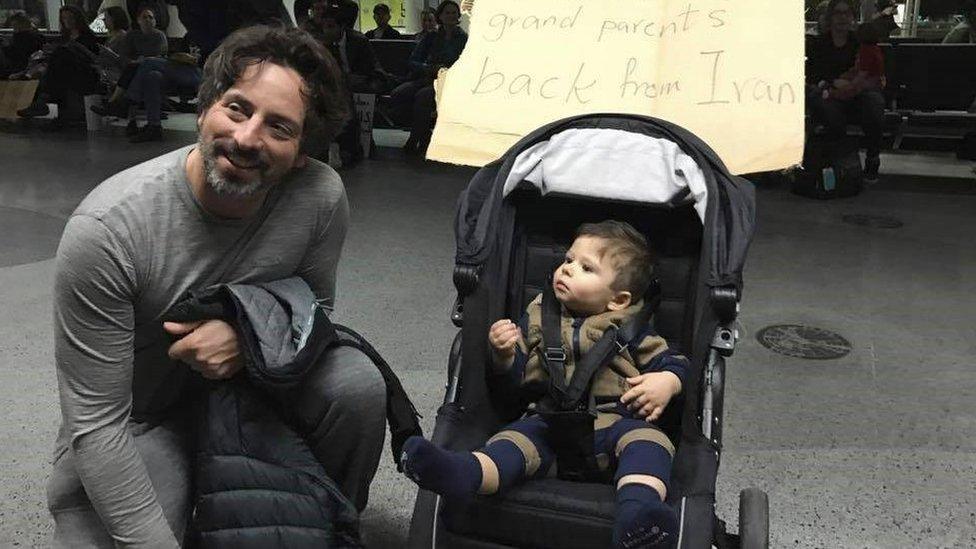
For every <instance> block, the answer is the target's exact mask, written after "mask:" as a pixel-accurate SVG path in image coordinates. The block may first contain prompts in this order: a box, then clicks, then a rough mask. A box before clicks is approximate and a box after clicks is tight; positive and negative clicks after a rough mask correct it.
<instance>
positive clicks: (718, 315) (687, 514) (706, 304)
mask: <svg viewBox="0 0 976 549" xmlns="http://www.w3.org/2000/svg"><path fill="white" fill-rule="evenodd" d="M574 128H592V129H624V130H625V131H632V132H635V133H641V134H645V135H650V136H653V137H656V138H664V139H669V140H671V141H673V142H675V143H677V144H678V145H679V146H680V148H681V151H682V152H684V153H685V154H687V155H688V156H690V157H691V158H692V159H694V160H695V162H696V163H697V164H698V165H699V166H701V167H702V170H703V172H704V173H705V176H706V181H707V183H708V202H707V206H706V209H705V214H704V218H703V219H702V220H700V221H701V224H700V225H698V229H697V231H699V232H700V241H699V242H698V244H697V250H693V251H692V254H687V257H692V258H693V257H694V255H695V254H696V253H697V260H698V261H697V263H695V264H694V268H695V270H692V271H690V272H689V273H688V278H689V279H693V280H686V281H683V283H687V284H688V285H689V288H690V289H688V290H682V293H683V294H684V295H683V296H682V297H681V299H682V306H683V307H685V309H684V310H683V312H682V315H683V316H682V318H684V321H683V324H684V325H685V326H686V327H682V332H683V333H685V334H687V338H683V339H687V340H686V341H684V342H683V343H684V347H686V348H681V347H679V350H681V351H682V352H684V353H685V354H686V355H687V356H689V358H690V359H691V361H692V374H691V376H690V377H691V378H692V380H691V382H690V383H689V384H688V385H687V386H686V388H685V395H684V400H683V405H682V406H680V409H679V407H678V406H670V407H669V408H674V409H675V410H674V413H672V414H670V415H671V416H672V417H671V419H672V427H676V429H672V430H670V431H669V429H668V428H667V426H663V428H664V430H665V432H667V433H668V434H669V436H672V440H676V441H677V442H678V445H677V446H678V453H677V454H676V456H675V461H674V466H673V468H674V470H673V479H674V484H675V486H676V487H677V488H676V489H674V490H673V492H674V493H673V494H671V493H669V496H668V502H669V503H670V504H672V505H674V506H675V507H676V511H677V512H678V513H679V518H680V519H681V524H682V528H681V531H680V533H679V538H678V543H677V546H678V547H680V548H682V549H686V548H688V549H691V548H695V549H698V548H706V547H713V546H714V547H719V548H722V547H739V546H741V547H748V548H753V547H767V546H768V501H767V498H766V495H765V494H764V493H762V492H761V491H759V490H756V489H747V490H744V491H743V492H742V493H741V494H740V513H739V514H740V517H739V518H740V520H739V523H740V535H739V536H735V535H732V534H729V533H727V532H726V531H725V523H724V522H722V521H721V520H719V519H718V518H717V516H716V515H715V509H714V504H715V498H714V491H715V478H716V476H717V471H718V465H719V461H720V454H721V446H722V426H723V425H722V416H723V407H724V394H725V359H726V357H728V356H731V355H732V353H733V351H734V349H735V344H736V339H737V334H736V331H735V329H734V321H735V318H736V315H737V314H738V309H739V298H740V295H741V288H742V283H741V269H742V265H743V263H744V259H745V253H746V251H747V249H748V244H749V240H750V239H751V235H752V229H753V224H754V217H755V212H754V196H753V188H752V186H751V184H750V183H749V182H747V181H745V180H744V179H741V178H738V177H735V176H732V175H731V174H729V172H728V171H727V169H726V168H725V166H724V164H722V162H721V160H720V159H718V157H717V156H716V155H715V153H714V152H713V151H712V150H711V149H710V148H709V147H708V146H707V145H706V144H704V143H703V142H701V141H700V140H699V139H698V138H696V137H695V136H694V135H692V134H691V133H690V132H688V131H686V130H684V129H682V128H680V127H678V126H676V125H674V124H671V123H668V122H665V121H662V120H658V119H653V118H649V117H640V116H633V115H621V114H597V115H585V116H580V117H574V118H569V119H565V120H562V121H559V122H555V123H553V124H550V125H548V126H545V127H543V128H540V129H539V130H537V131H536V132H533V133H532V134H530V135H529V136H527V137H525V138H524V139H522V140H521V141H520V142H519V143H518V144H516V145H515V146H514V147H512V149H510V151H509V152H508V153H506V155H504V156H503V157H502V158H501V159H500V160H498V161H495V162H493V163H492V164H489V165H487V166H485V167H484V168H482V170H481V171H479V172H478V174H477V175H476V176H475V178H474V179H473V180H472V182H471V185H470V186H469V188H468V190H467V191H465V193H464V194H463V195H462V197H461V199H460V201H459V205H458V216H457V227H456V229H457V231H458V257H457V265H456V268H455V271H454V285H455V287H456V289H457V291H458V300H457V302H456V306H455V310H454V311H453V313H452V320H453V321H454V323H455V325H456V326H458V327H460V328H461V330H460V331H459V332H458V334H457V335H456V337H455V339H454V343H453V344H452V347H451V352H450V357H449V360H448V369H447V374H448V380H447V387H446V389H447V390H446V393H445V397H444V402H443V405H442V406H441V407H440V409H439V410H438V416H437V421H436V425H435V429H434V433H433V436H432V441H433V442H434V443H435V444H437V445H439V446H443V447H447V448H450V449H454V450H471V449H474V448H477V447H478V445H479V444H481V443H483V442H484V439H485V437H484V435H485V434H490V433H491V432H493V430H494V429H496V428H497V426H498V424H499V423H503V422H505V421H507V420H510V419H514V417H512V415H511V411H512V410H520V409H521V408H520V407H519V403H513V402H506V401H505V399H504V398H503V396H502V395H497V394H493V393H492V392H491V388H490V387H489V384H488V382H487V380H486V379H485V377H486V376H485V375H484V369H483V364H480V366H479V363H481V362H483V360H484V359H477V360H471V359H469V360H468V361H467V362H466V361H465V359H464V356H476V357H477V356H482V357H486V356H487V353H486V351H487V347H486V345H487V342H486V335H485V334H486V333H487V331H486V328H485V324H484V319H496V318H501V317H502V315H503V314H505V313H506V312H510V311H511V310H515V309H519V308H520V307H523V306H524V298H525V296H524V288H522V286H523V284H516V283H512V282H511V280H512V279H511V277H512V276H516V277H517V276H523V277H524V276H526V275H525V273H524V272H521V273H520V274H515V275H513V274H512V273H519V268H520V267H524V265H523V266H520V265H517V263H518V261H519V260H518V259H517V258H512V257H510V255H511V254H512V253H513V252H512V251H511V250H514V249H518V248H519V246H525V242H517V240H518V239H519V238H520V237H521V236H520V235H518V234H514V233H515V229H514V227H515V224H516V215H517V214H516V208H515V206H513V205H512V204H513V203H514V202H515V201H518V200H520V198H519V197H520V196H523V197H524V196H527V195H525V194H524V193H523V194H521V195H520V194H519V193H521V191H515V193H513V195H511V196H510V197H508V198H503V197H502V193H501V187H500V185H499V184H497V182H498V181H499V180H504V178H505V176H506V175H507V174H508V173H509V171H510V170H511V168H512V165H513V163H514V161H515V157H516V156H517V154H518V153H519V152H520V151H523V150H525V149H526V148H528V147H529V146H531V145H533V144H536V143H539V142H540V141H543V140H546V139H548V138H550V137H552V136H553V135H556V134H558V133H559V132H561V131H564V130H567V129H574ZM562 199H565V200H566V201H567V203H571V202H573V201H574V200H575V199H574V198H572V197H557V196H549V195H547V196H546V197H545V198H541V197H540V198H532V197H530V198H526V200H528V201H529V203H531V201H532V200H536V201H543V200H544V201H546V202H547V203H551V202H552V201H558V200H562ZM577 202H578V200H577ZM589 202H593V200H592V199H589ZM694 202H695V201H694V198H692V197H690V196H689V194H688V193H679V194H678V195H676V196H675V197H674V198H673V199H672V200H671V201H669V202H668V203H665V204H657V205H653V206H650V205H647V204H640V205H635V204H632V203H631V204H627V203H624V202H614V201H610V202H605V203H604V205H603V206H604V207H605V208H606V211H612V210H614V209H619V208H624V209H627V208H640V209H642V210H644V211H646V210H648V209H654V210H656V211H658V212H661V213H660V215H661V216H662V217H661V219H665V220H670V221H669V222H675V220H678V221H680V220H682V219H683V220H684V221H685V222H687V220H688V219H690V218H693V217H694V216H693V209H692V208H693V206H694ZM473 212H475V213H473ZM476 212H481V214H482V215H478V214H477V213H476ZM486 213H487V214H490V215H489V217H488V218H487V219H483V218H482V217H483V215H484V214H486ZM591 215H593V214H591ZM473 217H477V219H476V220H474V221H472V218H473ZM695 219H696V221H698V219H697V218H695ZM476 224H477V227H478V230H477V231H473V230H471V228H472V227H474V226H475V225H476ZM685 224H686V225H687V223H685ZM475 233H478V237H479V238H480V241H478V242H475V245H472V242H474V240H473V239H472V238H471V235H472V234H475ZM478 244H480V247H479V245H478ZM559 253H561V252H559ZM513 264H516V265H515V266H514V267H513ZM524 270H528V269H527V268H526V269H524ZM522 282H525V281H524V280H522ZM672 286H674V284H672ZM519 292H523V293H519ZM685 296H690V300H686V299H685ZM506 309H508V310H506ZM466 318H467V319H468V320H469V321H468V322H465V319H466ZM476 319H477V321H475V320H476ZM669 343H671V339H670V338H669ZM472 374H475V375H472ZM478 374H480V375H478ZM506 410H508V411H509V413H508V414H506ZM666 415H668V414H666ZM666 422H667V420H665V423H666ZM552 482H554V481H550V480H549V479H544V480H540V481H537V484H535V486H534V488H533V489H534V490H535V492H536V493H535V494H534V495H532V494H529V495H525V496H524V497H523V500H525V501H528V500H531V499H532V498H533V497H535V498H536V499H535V501H536V502H537V503H538V502H539V501H540V498H541V499H542V500H544V498H545V491H544V488H547V487H549V486H550V485H551V486H555V485H554V484H551V483H552ZM546 483H550V484H546ZM527 484H534V483H527ZM574 484H579V485H578V486H567V485H560V486H561V489H563V490H570V491H571V492H572V493H569V494H564V496H565V498H568V499H570V500H574V501H577V502H584V501H585V502H587V505H590V507H591V508H592V510H591V511H587V512H586V513H587V514H588V516H583V515H582V514H581V513H580V512H579V511H575V515H574V516H576V515H579V520H580V521H581V523H586V524H581V525H580V528H581V530H580V531H581V532H591V533H592V532H597V531H602V530H606V531H607V532H609V530H610V529H611V528H612V512H611V514H610V517H611V518H610V519H608V518H607V508H606V499H607V491H608V490H612V488H610V487H609V486H598V485H587V484H584V483H574ZM531 491H532V490H525V492H526V493H528V492H531ZM514 492H515V491H514V490H513V493H514ZM509 499H510V498H509V497H508V496H505V497H499V498H476V500H479V502H476V503H475V504H473V505H474V507H471V505H469V504H466V503H464V502H455V501H451V502H450V505H446V503H447V502H446V500H444V499H443V498H441V497H440V496H437V495H435V494H432V493H429V492H426V491H423V490H421V491H419V492H418V497H417V501H416V503H415V506H414V513H413V519H412V521H411V528H410V539H409V546H410V547H414V548H420V547H452V548H453V547H481V548H502V547H513V546H531V547H544V546H548V545H547V539H546V538H545V536H544V535H541V534H540V535H535V537H533V536H531V535H529V536H528V538H530V539H526V540H524V541H518V540H513V539H512V535H511V533H510V532H509V533H506V535H507V536H508V538H507V539H504V540H498V539H494V538H491V537H485V536H484V535H480V534H479V535H475V534H471V533H470V532H467V533H466V532H465V531H466V530H471V527H472V525H471V524H469V521H467V522H466V519H465V518H464V517H465V515H466V514H467V515H471V514H478V513H480V514H481V515H483V516H488V517H489V519H488V520H494V519H496V518H498V517H503V516H508V515H504V513H506V512H508V511H506V509H507V507H506V505H508V507H511V506H512V505H517V504H518V502H515V503H514V504H513V503H511V502H509V501H508V500H509ZM516 499H517V498H516ZM489 500H490V501H489ZM598 500H599V501H598ZM600 502H602V503H600ZM600 505H602V507H599V506H600ZM479 506H480V507H479ZM523 507H524V506H523ZM598 507H599V509H598ZM533 509H535V510H534V511H533V512H535V513H538V514H540V515H541V514H546V511H545V505H537V506H536V507H534V508H533ZM496 511H497V513H496ZM557 511H559V510H555V511H553V513H555V514H559V513H558V512H557ZM573 513H574V512H573V511H570V512H569V513H568V514H573ZM562 514H563V515H564V517H563V518H565V515H566V514H567V512H565V511H562ZM449 515H450V517H451V518H449V519H448V518H446V517H448V516H449ZM496 515H497V516H496ZM492 517H494V518H492ZM499 520H500V519H499ZM547 520H548V521H551V520H556V519H553V518H551V517H548V516H547V517H542V518H541V519H540V520H539V524H542V525H544V523H545V522H546V521H547ZM573 520H575V519H573ZM447 522H451V523H453V524H450V525H449V524H446V523H447ZM508 524H509V523H506V525H508ZM510 524H512V525H513V527H515V528H517V526H518V524H516V523H510ZM525 524H526V530H528V529H529V528H532V527H535V526H536V524H535V523H534V522H525ZM692 525H693V527H692ZM541 529H542V530H545V528H541ZM459 531H460V533H459ZM589 539H591V540H592V539H593V538H592V537H591V538H589ZM601 539H602V538H601ZM607 539H609V538H608V537H607ZM589 543H590V545H589V546H593V545H592V544H593V543H594V542H592V541H590V542H589ZM560 545H561V546H565V545H564V544H560Z"/></svg>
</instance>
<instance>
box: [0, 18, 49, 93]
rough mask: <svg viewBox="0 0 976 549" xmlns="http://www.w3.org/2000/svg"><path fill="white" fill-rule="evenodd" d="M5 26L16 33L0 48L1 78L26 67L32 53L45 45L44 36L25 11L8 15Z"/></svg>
mask: <svg viewBox="0 0 976 549" xmlns="http://www.w3.org/2000/svg"><path fill="white" fill-rule="evenodd" d="M5 26H7V27H11V28H13V29H14V34H13V36H11V37H10V42H9V43H8V44H7V45H5V46H3V47H2V48H0V78H6V77H7V76H9V75H11V74H13V73H16V72H21V71H23V70H24V69H26V68H27V62H28V61H29V60H30V57H31V55H33V54H34V52H36V51H38V50H40V49H41V48H42V47H44V36H43V35H42V34H41V33H40V32H38V31H37V29H36V28H34V22H33V21H31V19H30V17H27V15H25V14H24V13H23V12H16V13H14V14H13V15H11V16H10V17H8V18H7V22H6V24H5Z"/></svg>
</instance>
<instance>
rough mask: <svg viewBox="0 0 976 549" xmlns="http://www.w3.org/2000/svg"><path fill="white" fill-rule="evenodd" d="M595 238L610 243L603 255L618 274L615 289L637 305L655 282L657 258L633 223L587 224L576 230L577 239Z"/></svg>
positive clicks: (614, 283)
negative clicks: (627, 293)
mask: <svg viewBox="0 0 976 549" xmlns="http://www.w3.org/2000/svg"><path fill="white" fill-rule="evenodd" d="M581 236H592V237H596V238H601V239H603V240H605V241H606V242H607V245H606V247H604V248H603V250H602V251H601V255H606V256H607V258H608V260H609V261H610V265H612V266H613V268H614V269H615V270H616V271H617V276H615V277H614V279H613V284H611V287H612V288H613V289H614V290H617V291H627V292H630V295H631V296H632V300H633V302H635V303H636V302H637V300H639V299H641V298H642V297H644V294H646V293H647V290H648V288H649V287H650V285H651V280H652V279H653V278H654V256H653V255H652V254H651V249H650V247H649V246H648V245H647V239H646V238H644V235H642V234H641V233H640V232H639V231H638V230H637V229H635V228H634V227H633V225H631V224H630V223H625V222H623V221H616V220H613V219H608V220H606V221H601V222H599V223H584V224H583V225H580V228H579V229H577V230H576V237H577V238H579V237H581Z"/></svg>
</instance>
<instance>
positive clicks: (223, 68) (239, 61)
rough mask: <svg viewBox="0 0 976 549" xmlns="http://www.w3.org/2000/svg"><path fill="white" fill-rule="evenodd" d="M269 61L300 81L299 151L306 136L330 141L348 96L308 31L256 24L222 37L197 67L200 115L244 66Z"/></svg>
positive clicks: (344, 117) (332, 62)
mask: <svg viewBox="0 0 976 549" xmlns="http://www.w3.org/2000/svg"><path fill="white" fill-rule="evenodd" d="M265 61H267V62H270V63H274V64H276V65H281V66H282V67H287V68H290V69H293V70H294V71H295V72H297V73H298V74H299V75H300V76H301V77H302V81H303V82H304V83H305V86H304V88H303V89H302V97H304V98H305V124H304V129H303V131H302V145H303V149H304V148H306V147H307V146H308V144H309V138H310V137H312V136H315V137H321V138H324V139H332V138H333V137H334V136H335V135H336V134H337V133H338V132H339V130H341V129H342V126H343V124H345V122H346V120H347V119H348V118H349V110H350V109H349V105H350V103H349V101H348V93H347V92H346V90H345V87H344V85H343V80H342V72H341V70H340V69H339V66H338V65H337V64H336V61H335V59H333V58H332V56H331V55H329V53H328V52H327V51H326V49H325V47H324V46H323V45H322V44H320V43H318V42H317V41H316V40H315V39H314V38H312V37H311V36H310V35H309V34H308V33H306V32H305V31H303V30H300V29H296V28H284V27H268V26H264V25H258V26H254V27H247V28H244V29H241V30H238V31H236V32H234V33H233V34H231V35H230V36H228V37H227V38H226V39H224V41H223V42H221V44H220V46H218V47H217V49H216V50H214V52H213V53H211V54H210V57H208V58H207V62H206V64H205V65H204V66H203V81H202V82H201V84H200V91H199V92H198V94H197V98H198V106H197V111H198V112H199V114H201V115H202V114H203V113H205V112H206V111H207V109H209V108H210V107H211V106H212V105H213V104H214V103H215V102H216V101H217V100H218V99H220V98H221V97H222V96H223V95H224V93H225V92H226V91H227V90H229V89H230V88H231V87H233V85H234V83H235V82H237V80H238V78H240V77H241V75H242V74H244V71H245V70H246V69H247V67H249V66H251V65H257V64H259V63H262V62H265Z"/></svg>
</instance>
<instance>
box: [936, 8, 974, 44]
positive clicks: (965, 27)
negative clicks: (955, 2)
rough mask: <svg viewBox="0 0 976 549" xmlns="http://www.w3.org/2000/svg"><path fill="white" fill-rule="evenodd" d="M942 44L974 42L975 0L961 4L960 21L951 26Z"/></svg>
mask: <svg viewBox="0 0 976 549" xmlns="http://www.w3.org/2000/svg"><path fill="white" fill-rule="evenodd" d="M942 43H943V44H976V0H969V1H968V2H966V3H965V4H963V6H962V21H960V22H959V24H958V25H956V26H955V27H953V28H952V30H950V31H949V33H948V34H946V35H945V38H943V39H942Z"/></svg>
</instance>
